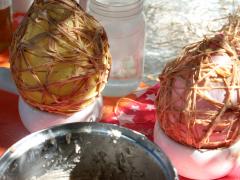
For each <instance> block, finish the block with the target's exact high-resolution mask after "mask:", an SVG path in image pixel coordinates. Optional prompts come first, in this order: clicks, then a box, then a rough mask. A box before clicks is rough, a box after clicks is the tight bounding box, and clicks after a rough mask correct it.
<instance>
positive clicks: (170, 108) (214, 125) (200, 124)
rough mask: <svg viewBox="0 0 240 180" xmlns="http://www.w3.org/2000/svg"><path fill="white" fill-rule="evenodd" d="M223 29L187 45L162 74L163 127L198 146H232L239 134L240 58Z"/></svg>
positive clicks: (179, 139) (159, 102) (159, 103)
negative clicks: (216, 33)
mask: <svg viewBox="0 0 240 180" xmlns="http://www.w3.org/2000/svg"><path fill="white" fill-rule="evenodd" d="M229 44H230V43H229V42H228V40H227V39H226V38H225V36H224V35H222V34H219V35H216V36H215V37H212V38H206V39H204V40H203V41H201V42H198V43H195V44H192V45H190V46H187V47H186V48H185V49H184V50H183V53H182V55H181V56H180V57H179V58H177V59H176V60H175V61H173V62H171V63H169V64H168V65H167V66H166V67H165V69H164V70H163V72H162V74H161V75H160V76H159V78H160V89H159V92H158V96H157V100H156V105H157V115H158V120H159V121H160V126H161V128H162V129H163V130H164V131H165V133H166V134H167V135H168V136H169V137H171V138H172V139H174V140H176V141H177V142H180V143H182V144H186V145H189V146H192V147H195V148H205V149H215V148H221V147H228V146H230V145H231V144H233V143H234V142H235V141H236V140H237V138H238V137H239V132H240V131H239V129H240V123H239V118H240V73H239V72H240V61H239V60H238V56H237V53H236V52H235V49H234V47H231V46H230V45H229Z"/></svg>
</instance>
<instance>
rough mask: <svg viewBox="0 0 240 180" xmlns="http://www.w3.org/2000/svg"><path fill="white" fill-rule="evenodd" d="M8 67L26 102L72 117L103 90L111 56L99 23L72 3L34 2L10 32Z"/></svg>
mask: <svg viewBox="0 0 240 180" xmlns="http://www.w3.org/2000/svg"><path fill="white" fill-rule="evenodd" d="M10 65H11V71H12V75H13V78H14V80H15V83H16V86H17V88H18V91H19V93H20V95H21V96H22V97H23V99H24V100H25V101H26V102H27V103H29V104H30V105H32V106H34V107H37V108H39V109H41V110H44V111H48V112H53V113H59V114H72V113H74V112H77V111H79V110H81V109H83V108H85V107H86V106H88V105H89V104H90V103H92V102H93V101H94V100H95V98H96V97H97V96H98V95H99V94H100V92H101V91H102V90H103V88H104V86H105V84H106V82H107V79H108V75H109V71H110V67H111V55H110V53H109V44H108V39H107V36H106V33H105V30H104V28H103V27H102V25H101V24H100V23H99V22H97V21H96V20H95V19H94V18H93V17H92V16H90V15H89V14H87V13H86V12H84V11H83V10H82V9H81V7H80V6H79V5H78V4H77V3H76V2H75V1H74V0H35V1H34V3H33V4H32V6H31V8H30V9H29V11H28V13H27V15H26V16H25V18H24V19H23V21H22V23H21V24H20V26H19V27H18V29H17V30H16V32H15V34H14V37H13V40H12V44H11V48H10Z"/></svg>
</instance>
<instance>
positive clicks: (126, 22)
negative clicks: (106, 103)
mask: <svg viewBox="0 0 240 180" xmlns="http://www.w3.org/2000/svg"><path fill="white" fill-rule="evenodd" d="M88 12H89V13H90V14H91V15H93V16H94V17H95V18H96V19H97V20H98V21H99V22H100V23H101V24H102V25H103V26H104V28H105V30H106V33H107V35H108V40H109V44H110V52H111V55H112V68H111V72H110V78H109V80H108V83H107V85H106V87H105V89H104V91H103V95H104V96H125V95H128V94H130V93H131V92H132V91H133V90H135V89H136V88H137V87H138V86H139V83H140V82H141V80H142V76H143V66H144V39H145V19H144V15H143V0H90V1H89V6H88Z"/></svg>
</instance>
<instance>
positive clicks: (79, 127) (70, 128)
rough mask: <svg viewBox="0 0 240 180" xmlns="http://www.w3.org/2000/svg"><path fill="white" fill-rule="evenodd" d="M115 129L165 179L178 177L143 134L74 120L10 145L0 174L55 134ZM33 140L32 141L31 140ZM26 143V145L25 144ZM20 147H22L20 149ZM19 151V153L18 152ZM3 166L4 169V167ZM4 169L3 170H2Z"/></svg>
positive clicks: (166, 160) (159, 150) (32, 134)
mask: <svg viewBox="0 0 240 180" xmlns="http://www.w3.org/2000/svg"><path fill="white" fill-rule="evenodd" d="M112 130H117V131H120V132H121V136H124V137H123V138H125V139H127V140H128V141H132V142H134V143H136V144H137V145H138V146H139V147H140V148H142V149H143V150H144V151H145V152H148V153H150V155H151V156H152V158H154V160H155V161H156V162H157V163H158V164H159V165H160V166H161V168H162V169H163V170H164V175H165V176H166V178H167V179H169V180H170V179H173V177H174V179H175V180H177V179H178V175H177V172H176V169H175V168H174V166H173V165H172V163H171V162H170V160H169V158H168V157H167V155H166V154H165V153H164V152H163V150H162V149H161V148H160V147H159V146H157V145H156V144H154V143H153V142H151V141H150V140H149V139H148V138H147V137H146V136H145V135H143V134H141V133H139V132H137V131H135V130H132V129H128V128H125V127H122V126H119V125H116V124H109V123H101V122H74V123H67V124H62V125H56V126H52V127H50V128H46V129H43V130H40V131H37V132H34V133H31V134H29V135H27V136H25V137H23V138H22V139H20V140H19V141H17V142H16V143H14V144H13V145H12V146H10V147H9V148H8V149H7V150H6V151H5V153H4V154H3V155H2V156H1V157H0V175H1V174H2V173H3V172H4V171H5V170H6V168H7V167H8V165H9V164H10V163H11V162H12V161H13V160H14V159H16V158H18V157H19V156H21V154H24V153H25V152H26V151H28V150H30V149H31V148H33V147H35V146H36V145H39V144H41V143H43V142H45V141H46V140H49V139H52V138H55V137H57V136H64V135H67V134H68V133H91V132H95V133H100V134H108V135H109V131H112ZM33 140H34V141H33ZM27 145H28V146H27ZM21 148H22V149H21ZM19 151H20V153H19ZM4 167H5V169H4ZM3 169H4V170H3Z"/></svg>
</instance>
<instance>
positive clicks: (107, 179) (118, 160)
mask: <svg viewBox="0 0 240 180" xmlns="http://www.w3.org/2000/svg"><path fill="white" fill-rule="evenodd" d="M0 179H1V180H3V179H4V180H5V179H6V180H14V179H17V180H36V179H38V180H41V179H44V180H46V179H58V180H61V179H69V180H74V179H77V180H150V179H152V180H160V179H162V180H165V179H166V180H172V179H177V175H176V172H175V171H174V168H173V166H172V165H171V163H170V162H169V160H168V158H167V157H166V156H165V154H164V153H163V152H162V151H161V150H160V149H159V148H158V147H157V146H156V145H155V144H153V143H152V142H150V141H149V140H147V138H146V137H145V136H144V135H141V134H140V133H137V132H134V131H131V130H128V129H126V128H122V127H119V126H116V125H111V124H103V123H85V122H82V123H71V124H65V125H60V126H56V127H52V128H50V129H46V130H42V131H39V132H36V133H33V134H31V135H29V136H27V137H25V138H23V139H22V140H20V141H19V142H17V143H16V144H14V145H13V146H12V147H10V148H9V149H8V150H7V151H6V153H5V154H4V155H3V156H2V157H1V158H0Z"/></svg>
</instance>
